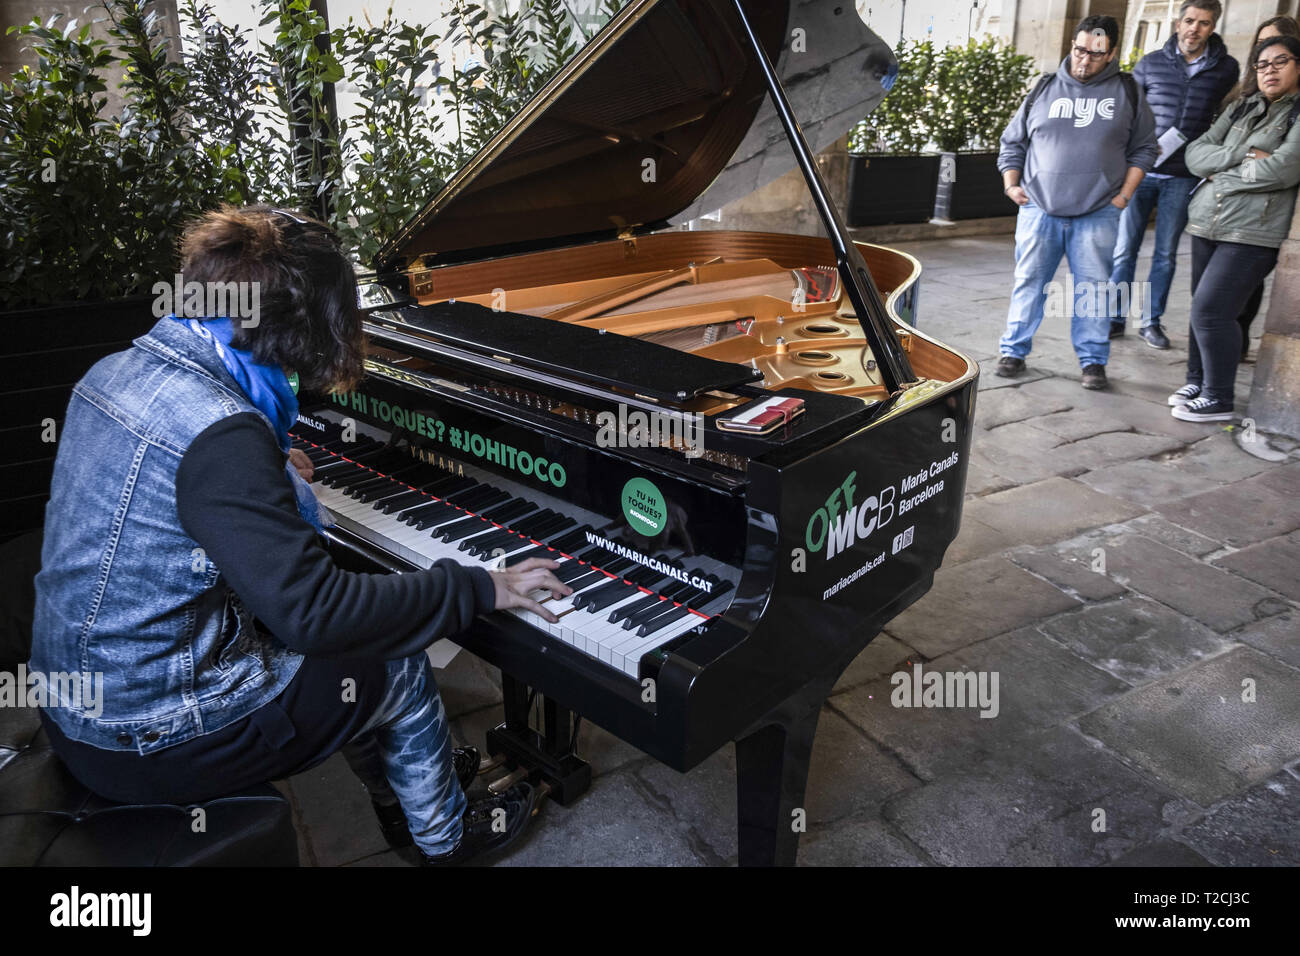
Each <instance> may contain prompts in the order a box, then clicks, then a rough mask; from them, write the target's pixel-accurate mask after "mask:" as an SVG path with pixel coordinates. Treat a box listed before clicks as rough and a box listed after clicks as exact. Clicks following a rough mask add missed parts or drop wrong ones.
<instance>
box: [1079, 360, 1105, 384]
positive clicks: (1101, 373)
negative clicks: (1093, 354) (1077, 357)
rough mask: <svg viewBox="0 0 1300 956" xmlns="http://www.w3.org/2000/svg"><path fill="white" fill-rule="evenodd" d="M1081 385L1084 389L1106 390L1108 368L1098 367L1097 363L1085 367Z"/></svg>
mask: <svg viewBox="0 0 1300 956" xmlns="http://www.w3.org/2000/svg"><path fill="white" fill-rule="evenodd" d="M1081 384H1082V385H1083V387H1084V388H1091V389H1093V390H1094V391H1095V390H1097V389H1102V388H1105V387H1106V385H1107V382H1106V366H1104V365H1097V364H1096V363H1093V364H1092V365H1085V366H1084V367H1083V377H1082V380H1081Z"/></svg>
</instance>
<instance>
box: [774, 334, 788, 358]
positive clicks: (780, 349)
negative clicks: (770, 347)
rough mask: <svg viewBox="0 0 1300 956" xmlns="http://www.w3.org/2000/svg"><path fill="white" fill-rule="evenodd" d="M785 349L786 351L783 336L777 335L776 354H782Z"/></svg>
mask: <svg viewBox="0 0 1300 956" xmlns="http://www.w3.org/2000/svg"><path fill="white" fill-rule="evenodd" d="M785 351H786V344H785V336H784V335H778V336H777V337H776V354H777V355H784V354H785Z"/></svg>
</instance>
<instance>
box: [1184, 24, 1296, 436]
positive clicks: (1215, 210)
mask: <svg viewBox="0 0 1300 956" xmlns="http://www.w3.org/2000/svg"><path fill="white" fill-rule="evenodd" d="M1251 64H1252V66H1253V68H1254V70H1255V73H1256V76H1257V77H1258V78H1259V92H1258V93H1256V94H1254V95H1253V96H1250V97H1248V98H1247V99H1245V100H1244V101H1242V103H1241V105H1240V106H1238V107H1236V108H1235V109H1232V110H1228V111H1225V112H1224V114H1223V115H1222V116H1220V117H1219V118H1218V120H1216V121H1215V123H1214V125H1213V126H1211V127H1210V128H1209V130H1208V131H1207V132H1206V133H1205V135H1204V136H1202V137H1201V138H1200V139H1198V140H1196V141H1194V142H1192V143H1189V144H1188V146H1187V150H1186V154H1185V155H1186V161H1187V168H1188V169H1190V170H1191V171H1192V173H1194V174H1195V175H1197V176H1203V177H1205V181H1204V182H1202V183H1201V184H1200V185H1199V186H1198V187H1197V189H1196V190H1195V191H1194V194H1193V195H1192V201H1191V204H1190V205H1189V206H1188V210H1187V215H1188V222H1187V231H1188V232H1189V233H1191V235H1192V322H1191V326H1192V328H1191V335H1190V336H1189V339H1188V344H1187V384H1186V385H1184V386H1183V387H1182V388H1180V389H1179V390H1178V391H1176V392H1174V393H1173V394H1172V395H1170V396H1169V404H1170V405H1172V406H1173V416H1174V417H1175V418H1180V419H1182V420H1184V421H1189V422H1214V421H1231V420H1232V417H1233V385H1234V383H1235V381H1236V377H1237V363H1238V361H1239V360H1240V357H1241V327H1240V326H1239V325H1238V324H1237V321H1236V319H1237V314H1238V313H1239V312H1240V311H1241V306H1242V302H1243V301H1244V299H1245V297H1246V295H1247V294H1248V293H1249V291H1250V290H1251V289H1252V288H1254V287H1255V285H1257V284H1258V283H1259V282H1261V281H1263V279H1264V277H1265V276H1267V275H1268V274H1269V272H1270V271H1272V269H1273V266H1274V265H1275V264H1276V263H1277V252H1278V247H1279V246H1280V245H1281V244H1282V240H1283V239H1285V238H1286V235H1287V232H1288V230H1289V229H1290V228H1291V214H1292V212H1293V211H1294V209H1295V202H1296V191H1297V185H1300V123H1295V122H1294V119H1295V111H1294V110H1293V107H1295V104H1296V101H1297V96H1298V95H1300V40H1297V39H1295V38H1294V37H1273V38H1270V39H1267V40H1263V41H1261V42H1260V44H1259V46H1257V47H1256V48H1255V50H1254V53H1253V54H1252V56H1251Z"/></svg>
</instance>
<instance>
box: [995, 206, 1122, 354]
mask: <svg viewBox="0 0 1300 956" xmlns="http://www.w3.org/2000/svg"><path fill="white" fill-rule="evenodd" d="M1119 215H1120V210H1119V207H1117V206H1112V205H1111V204H1110V203H1107V204H1106V205H1105V206H1102V207H1101V208H1100V209H1098V210H1097V211H1096V212H1090V213H1088V214H1087V215H1084V216H1051V215H1048V214H1047V213H1045V212H1043V211H1042V210H1041V209H1039V208H1038V207H1037V206H1035V205H1034V204H1033V203H1026V204H1025V205H1023V206H1021V207H1020V212H1019V213H1017V215H1016V273H1015V276H1016V281H1015V286H1014V287H1013V288H1012V290H1011V308H1010V310H1009V311H1008V313H1007V329H1006V331H1005V332H1003V333H1002V340H1001V341H1000V342H999V343H998V346H999V349H1000V351H1001V353H1002V354H1003V355H1010V356H1013V357H1015V358H1020V359H1023V358H1025V357H1026V356H1027V355H1028V354H1029V350H1030V348H1032V346H1033V339H1034V333H1035V332H1037V331H1038V326H1039V325H1041V324H1042V321H1043V316H1044V314H1045V312H1046V311H1047V310H1048V308H1049V307H1050V311H1051V312H1052V313H1053V314H1057V313H1064V312H1066V311H1068V312H1069V313H1070V316H1071V318H1070V341H1071V342H1072V343H1073V344H1074V353H1075V355H1077V356H1078V358H1079V366H1080V367H1083V366H1087V365H1105V364H1106V360H1107V359H1108V358H1109V357H1110V312H1109V309H1108V307H1107V301H1108V298H1109V296H1108V294H1107V293H1108V289H1109V279H1110V263H1111V257H1112V254H1113V253H1114V251H1115V233H1116V232H1117V230H1118V228H1119ZM1062 256H1065V257H1066V259H1067V261H1068V262H1069V265H1070V279H1068V280H1067V282H1066V285H1065V287H1064V289H1061V288H1057V287H1056V286H1055V285H1054V284H1053V283H1052V276H1054V275H1055V274H1056V268H1057V266H1059V265H1060V264H1061V257H1062Z"/></svg>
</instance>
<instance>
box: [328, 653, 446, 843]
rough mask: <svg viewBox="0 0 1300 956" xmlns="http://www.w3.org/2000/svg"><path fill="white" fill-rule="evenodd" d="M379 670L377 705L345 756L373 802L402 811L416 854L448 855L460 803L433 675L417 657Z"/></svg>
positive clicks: (421, 657)
mask: <svg viewBox="0 0 1300 956" xmlns="http://www.w3.org/2000/svg"><path fill="white" fill-rule="evenodd" d="M385 669H386V677H387V681H386V684H385V686H384V694H383V699H382V700H381V701H380V704H379V706H378V708H377V709H376V710H375V712H374V713H373V714H372V715H371V716H370V719H369V720H368V721H367V722H366V724H365V726H364V727H363V729H362V730H361V731H360V732H359V733H358V734H357V736H356V737H354V738H352V740H350V741H349V742H348V743H347V744H345V745H344V746H343V748H342V752H343V756H344V758H345V759H346V760H347V762H348V766H350V767H351V768H352V772H353V773H355V774H356V775H357V776H358V777H359V778H360V779H361V782H362V784H363V785H364V786H365V788H366V790H367V791H368V792H369V793H370V796H371V798H372V799H373V800H375V801H376V802H378V803H380V804H384V805H387V806H391V805H392V804H393V803H394V802H396V803H400V804H401V806H402V812H403V813H404V814H405V815H406V823H407V827H408V828H409V829H410V831H411V836H412V838H413V839H414V840H415V845H416V846H417V847H419V848H420V849H421V850H423V851H424V852H425V853H427V854H429V855H430V856H434V855H437V854H440V853H446V852H448V851H450V850H451V849H452V848H453V847H454V846H455V845H456V842H457V841H458V840H459V839H460V834H461V817H462V816H463V815H464V813H465V805H466V800H465V794H464V793H463V792H462V791H461V788H460V781H458V780H457V779H456V772H455V769H454V767H453V766H452V760H451V749H452V748H451V735H450V733H449V732H448V730H447V712H446V710H445V708H444V707H443V706H442V697H441V696H440V695H439V694H438V687H437V684H436V683H435V682H434V678H433V668H432V667H431V666H430V664H429V658H428V657H427V656H426V655H424V654H416V655H414V656H412V657H404V658H401V659H399V660H395V661H388V662H386V664H385Z"/></svg>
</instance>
